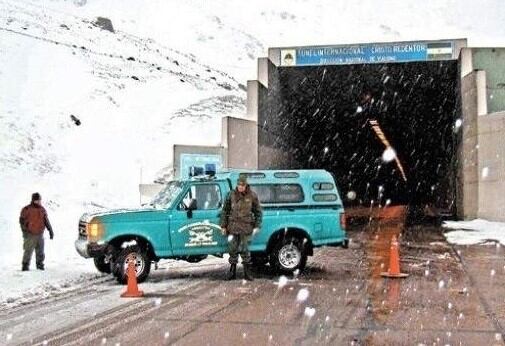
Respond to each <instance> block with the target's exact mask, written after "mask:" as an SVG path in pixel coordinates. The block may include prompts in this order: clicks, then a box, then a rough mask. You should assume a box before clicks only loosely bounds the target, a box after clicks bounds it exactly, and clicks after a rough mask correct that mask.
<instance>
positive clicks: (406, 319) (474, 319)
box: [0, 218, 505, 345]
mask: <svg viewBox="0 0 505 346" xmlns="http://www.w3.org/2000/svg"><path fill="white" fill-rule="evenodd" d="M400 233H401V236H400V252H401V258H402V261H401V266H402V271H404V272H406V273H408V274H410V276H409V277H408V278H406V279H401V280H392V279H384V278H382V277H381V276H380V272H381V271H385V270H386V269H387V266H388V258H389V249H390V239H391V236H392V235H393V234H394V235H399V234H400ZM349 234H350V236H351V238H352V242H351V246H350V248H349V249H347V250H344V249H339V248H323V249H320V250H317V251H316V253H315V256H314V257H312V258H311V259H310V261H309V263H308V267H307V269H306V271H305V272H303V273H301V274H300V275H298V276H297V277H290V278H288V280H284V279H281V280H280V279H279V277H278V276H276V275H274V274H273V273H270V271H269V268H268V267H265V268H262V269H258V270H257V271H256V276H257V279H256V280H255V281H254V282H252V283H248V282H244V281H243V280H236V281H232V282H227V281H224V278H225V276H226V274H227V269H228V265H227V263H226V262H225V261H224V260H222V259H216V258H214V259H209V260H206V261H203V262H201V263H199V264H191V265H190V264H187V265H180V264H177V263H174V264H171V265H170V266H168V267H166V268H162V269H160V270H157V271H153V273H152V276H151V277H150V280H149V282H147V283H144V284H142V285H141V289H143V290H144V291H145V293H146V296H145V297H144V298H139V299H122V298H119V295H120V293H121V291H122V290H123V287H122V286H118V285H116V284H115V283H114V282H113V281H112V280H108V279H103V280H101V281H97V282H89V283H87V284H86V285H84V286H83V287H82V288H80V289H78V290H75V291H72V292H69V293H66V294H64V295H61V296H57V297H54V298H51V299H49V300H45V301H41V302H38V303H35V304H32V305H29V306H23V307H19V308H16V309H12V310H6V311H2V312H0V344H1V343H5V344H9V345H32V344H36V345H169V344H176V345H251V344H254V345H313V344H328V345H420V344H421V345H433V344H435V345H446V344H450V345H502V344H503V339H502V336H503V335H504V334H503V333H504V332H505V329H504V328H505V298H504V293H505V289H504V288H503V282H504V279H505V260H504V251H503V249H502V247H498V246H496V245H494V244H490V245H486V246H470V247H453V246H450V245H449V244H447V243H446V242H445V240H444V238H443V236H442V233H441V230H440V229H439V228H436V227H428V226H416V227H411V228H409V229H404V227H403V222H402V219H401V218H395V219H389V220H380V221H372V222H371V223H370V224H367V225H362V226H358V227H354V228H353V229H351V230H350V231H349ZM6 336H8V337H6Z"/></svg>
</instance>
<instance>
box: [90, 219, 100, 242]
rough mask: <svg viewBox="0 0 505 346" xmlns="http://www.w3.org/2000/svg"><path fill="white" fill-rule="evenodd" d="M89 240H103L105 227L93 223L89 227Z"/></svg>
mask: <svg viewBox="0 0 505 346" xmlns="http://www.w3.org/2000/svg"><path fill="white" fill-rule="evenodd" d="M87 231H88V232H87V233H88V240H89V241H92V242H97V241H98V240H100V239H102V238H103V233H104V232H103V225H102V224H101V223H99V222H96V221H94V222H91V223H89V224H88V225H87Z"/></svg>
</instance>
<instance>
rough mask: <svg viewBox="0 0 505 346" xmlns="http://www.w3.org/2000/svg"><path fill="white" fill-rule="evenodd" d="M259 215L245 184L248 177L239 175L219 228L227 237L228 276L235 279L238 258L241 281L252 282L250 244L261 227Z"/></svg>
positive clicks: (251, 193) (255, 200)
mask: <svg viewBox="0 0 505 346" xmlns="http://www.w3.org/2000/svg"><path fill="white" fill-rule="evenodd" d="M261 219H262V211H261V205H260V202H259V199H258V196H257V195H256V193H254V191H252V190H251V188H250V186H249V185H248V184H247V176H246V175H244V174H241V175H239V178H238V181H237V188H236V189H235V190H233V191H231V192H230V193H229V194H228V196H227V197H226V200H225V202H224V206H223V212H222V214H221V228H222V232H223V235H229V239H228V242H229V252H230V259H229V261H230V276H229V277H228V279H229V280H234V279H236V278H237V263H238V255H239V254H240V257H242V264H243V266H244V278H245V279H246V280H248V281H252V280H253V277H252V273H251V253H250V252H249V248H248V247H249V244H248V243H249V240H250V239H251V235H252V234H253V233H254V234H255V233H256V232H258V231H259V229H260V227H261Z"/></svg>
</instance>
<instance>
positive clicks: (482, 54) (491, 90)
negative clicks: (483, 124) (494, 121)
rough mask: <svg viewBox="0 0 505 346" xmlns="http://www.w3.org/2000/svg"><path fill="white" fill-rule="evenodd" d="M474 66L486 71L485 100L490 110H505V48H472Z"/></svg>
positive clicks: (491, 111) (476, 68)
mask: <svg viewBox="0 0 505 346" xmlns="http://www.w3.org/2000/svg"><path fill="white" fill-rule="evenodd" d="M472 66H473V69H474V70H484V71H486V81H485V85H486V89H485V91H484V95H483V96H484V99H483V100H485V101H486V103H487V107H488V112H489V113H495V112H501V111H505V48H472ZM488 112H486V113H488Z"/></svg>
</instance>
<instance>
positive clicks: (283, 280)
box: [277, 275, 288, 288]
mask: <svg viewBox="0 0 505 346" xmlns="http://www.w3.org/2000/svg"><path fill="white" fill-rule="evenodd" d="M287 283H288V278H287V277H285V276H284V275H282V276H281V277H280V278H279V282H278V283H277V286H279V288H283V287H284V286H286V285H287Z"/></svg>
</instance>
